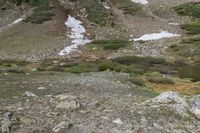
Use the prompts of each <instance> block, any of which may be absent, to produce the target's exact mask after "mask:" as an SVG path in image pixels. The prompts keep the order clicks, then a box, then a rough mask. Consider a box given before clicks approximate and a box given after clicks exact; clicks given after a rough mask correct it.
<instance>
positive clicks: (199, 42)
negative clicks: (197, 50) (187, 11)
mask: <svg viewBox="0 0 200 133" xmlns="http://www.w3.org/2000/svg"><path fill="white" fill-rule="evenodd" d="M182 43H184V44H193V45H195V46H200V36H197V37H189V38H185V39H183V40H182Z"/></svg>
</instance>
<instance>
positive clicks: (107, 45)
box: [92, 40, 130, 50]
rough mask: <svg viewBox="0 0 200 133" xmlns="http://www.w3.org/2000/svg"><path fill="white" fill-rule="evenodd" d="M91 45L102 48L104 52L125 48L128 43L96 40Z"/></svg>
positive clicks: (124, 41)
mask: <svg viewBox="0 0 200 133" xmlns="http://www.w3.org/2000/svg"><path fill="white" fill-rule="evenodd" d="M92 44H94V45H96V46H100V47H103V49H105V50H117V49H119V48H122V47H126V46H128V45H129V44H130V42H128V41H126V40H96V41H93V42H92Z"/></svg>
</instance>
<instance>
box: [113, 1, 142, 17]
mask: <svg viewBox="0 0 200 133" xmlns="http://www.w3.org/2000/svg"><path fill="white" fill-rule="evenodd" d="M111 3H113V4H114V5H115V6H116V7H117V8H118V9H121V10H122V11H123V13H124V14H130V15H136V14H137V13H138V12H141V10H142V8H141V7H140V6H139V5H138V4H136V3H134V2H131V1H130V0H111Z"/></svg>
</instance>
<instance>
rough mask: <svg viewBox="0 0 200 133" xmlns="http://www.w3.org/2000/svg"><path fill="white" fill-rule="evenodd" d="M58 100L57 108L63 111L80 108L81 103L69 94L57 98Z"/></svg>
mask: <svg viewBox="0 0 200 133" xmlns="http://www.w3.org/2000/svg"><path fill="white" fill-rule="evenodd" d="M55 97H56V99H57V102H56V107H57V108H62V109H69V110H76V109H79V108H80V103H79V102H78V99H77V97H75V96H71V95H68V94H61V95H57V96H55Z"/></svg>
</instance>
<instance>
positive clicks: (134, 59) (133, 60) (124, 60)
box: [113, 56, 170, 65]
mask: <svg viewBox="0 0 200 133" xmlns="http://www.w3.org/2000/svg"><path fill="white" fill-rule="evenodd" d="M113 61H114V62H118V63H120V64H125V65H130V64H139V65H156V64H161V65H170V63H169V62H167V61H165V59H162V58H153V57H138V56H124V57H118V58H115V59H113Z"/></svg>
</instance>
